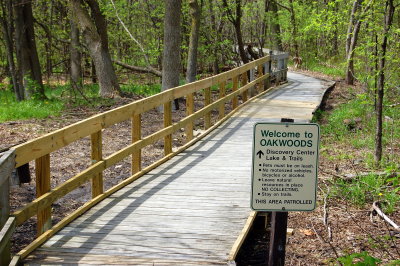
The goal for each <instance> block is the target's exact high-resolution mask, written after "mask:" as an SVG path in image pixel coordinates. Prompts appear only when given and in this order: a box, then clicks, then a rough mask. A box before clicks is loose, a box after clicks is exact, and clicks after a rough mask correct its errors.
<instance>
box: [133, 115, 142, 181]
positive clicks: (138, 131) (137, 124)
mask: <svg viewBox="0 0 400 266" xmlns="http://www.w3.org/2000/svg"><path fill="white" fill-rule="evenodd" d="M141 139H142V115H141V114H135V115H133V116H132V143H133V142H136V141H138V140H141ZM140 170H142V150H138V151H135V152H133V154H132V175H133V174H135V173H137V172H139V171H140Z"/></svg>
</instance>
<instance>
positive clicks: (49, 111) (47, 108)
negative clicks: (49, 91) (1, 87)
mask: <svg viewBox="0 0 400 266" xmlns="http://www.w3.org/2000/svg"><path fill="white" fill-rule="evenodd" d="M63 106H64V103H63V102H62V101H61V100H58V99H51V100H44V101H43V100H38V99H31V100H26V101H22V102H17V101H15V99H14V95H13V93H12V92H10V91H0V123H1V122H5V121H10V120H22V119H29V118H46V117H49V116H58V115H60V112H61V111H62V109H63Z"/></svg>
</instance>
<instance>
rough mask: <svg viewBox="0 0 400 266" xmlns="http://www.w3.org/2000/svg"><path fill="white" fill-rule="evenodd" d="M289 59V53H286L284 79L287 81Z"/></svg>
mask: <svg viewBox="0 0 400 266" xmlns="http://www.w3.org/2000/svg"><path fill="white" fill-rule="evenodd" d="M287 61H288V55H286V57H285V60H284V63H283V66H284V68H285V72H284V73H285V74H284V81H287Z"/></svg>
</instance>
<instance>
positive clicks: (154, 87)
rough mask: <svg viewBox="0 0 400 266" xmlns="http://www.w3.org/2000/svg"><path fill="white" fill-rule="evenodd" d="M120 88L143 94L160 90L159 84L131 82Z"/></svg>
mask: <svg viewBox="0 0 400 266" xmlns="http://www.w3.org/2000/svg"><path fill="white" fill-rule="evenodd" d="M121 90H122V91H124V92H128V93H134V94H138V95H143V96H151V95H154V94H157V93H159V92H160V91H161V84H159V83H157V84H131V85H122V86H121Z"/></svg>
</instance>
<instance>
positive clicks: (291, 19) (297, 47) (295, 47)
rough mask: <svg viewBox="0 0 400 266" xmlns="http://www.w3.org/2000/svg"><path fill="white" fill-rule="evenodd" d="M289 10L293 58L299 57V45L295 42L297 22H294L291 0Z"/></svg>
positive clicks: (294, 15) (291, 0)
mask: <svg viewBox="0 0 400 266" xmlns="http://www.w3.org/2000/svg"><path fill="white" fill-rule="evenodd" d="M289 8H290V22H291V24H292V43H293V48H294V54H295V57H299V54H300V53H299V44H298V42H297V22H296V14H295V12H294V7H293V0H289Z"/></svg>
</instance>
